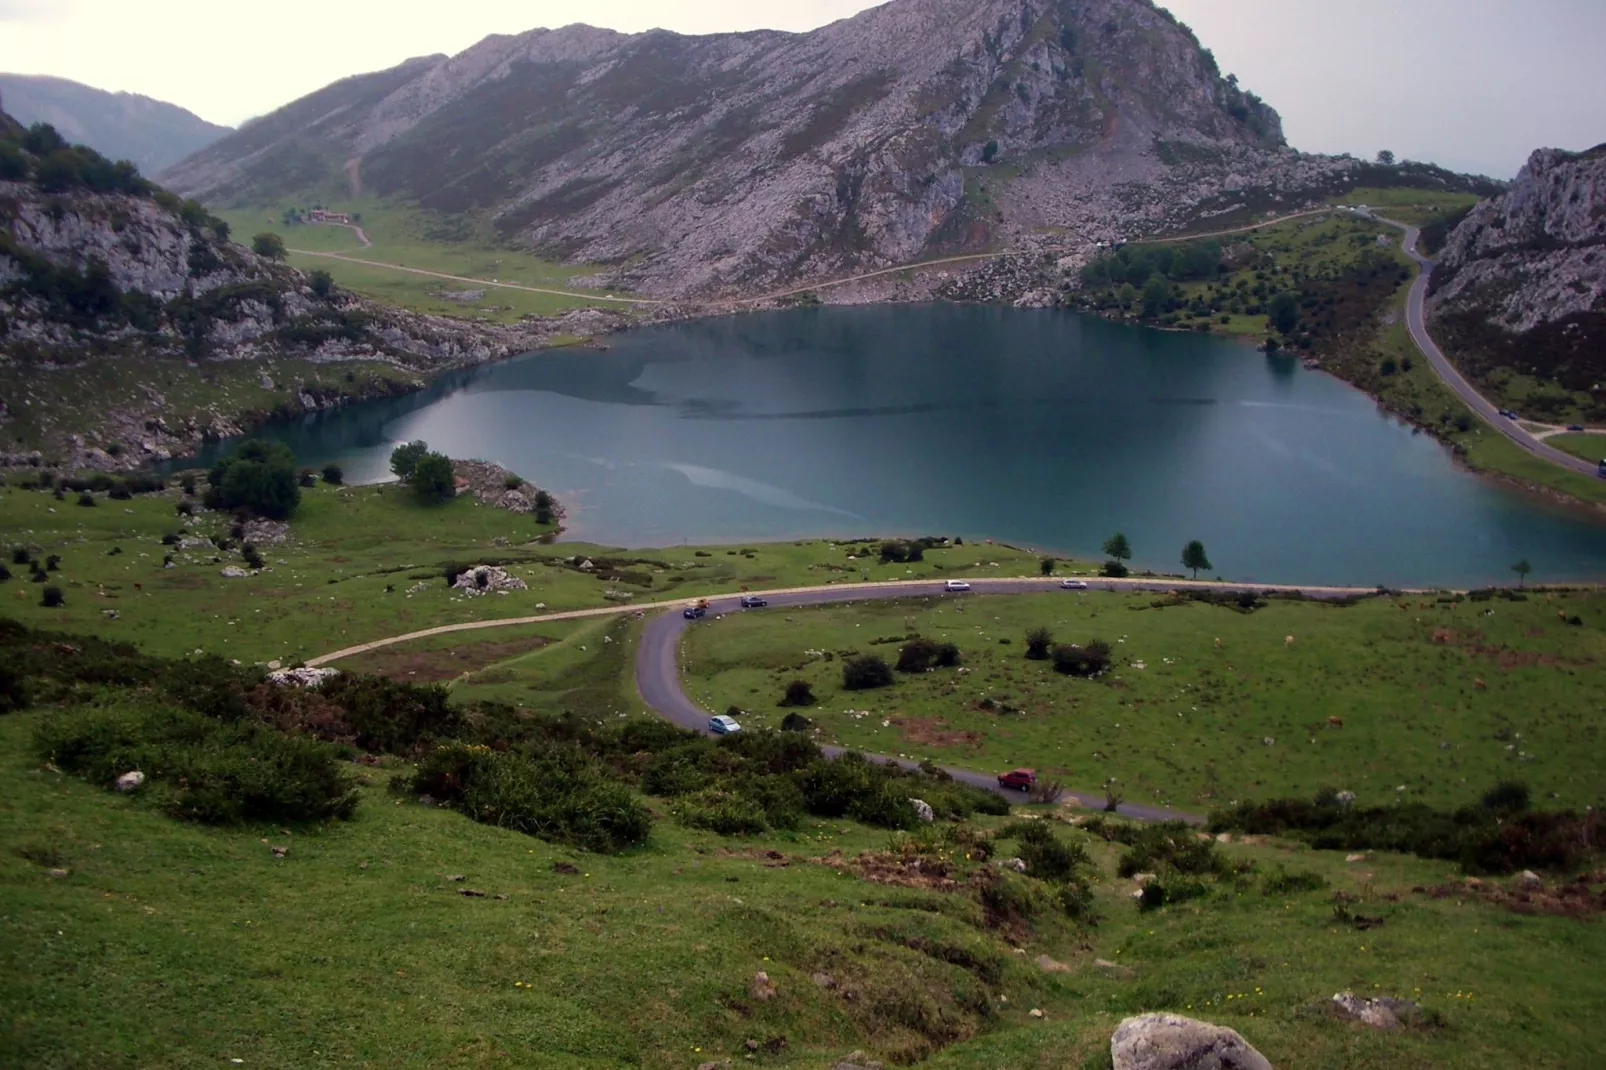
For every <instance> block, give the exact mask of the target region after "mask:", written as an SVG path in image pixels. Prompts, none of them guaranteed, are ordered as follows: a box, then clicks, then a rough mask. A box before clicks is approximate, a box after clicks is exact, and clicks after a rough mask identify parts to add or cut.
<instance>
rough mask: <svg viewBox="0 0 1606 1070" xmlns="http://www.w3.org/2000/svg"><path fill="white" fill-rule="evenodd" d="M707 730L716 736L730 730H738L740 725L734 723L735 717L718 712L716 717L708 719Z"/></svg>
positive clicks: (727, 732)
mask: <svg viewBox="0 0 1606 1070" xmlns="http://www.w3.org/2000/svg"><path fill="white" fill-rule="evenodd" d="M708 730H709V731H710V732H712V733H714V734H715V735H716V736H725V735H729V734H730V733H732V732H740V731H741V730H742V726H741V725H739V724H737V723H736V718H734V717H726V716H725V715H724V714H720V715H719V716H718V717H710V718H709V719H708Z"/></svg>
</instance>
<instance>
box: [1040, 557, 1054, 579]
mask: <svg viewBox="0 0 1606 1070" xmlns="http://www.w3.org/2000/svg"><path fill="white" fill-rule="evenodd" d="M1054 564H1055V562H1054V559H1053V558H1052V557H1045V558H1043V559H1042V560H1041V561H1039V562H1037V571H1038V574H1039V575H1043V576H1052V575H1054Z"/></svg>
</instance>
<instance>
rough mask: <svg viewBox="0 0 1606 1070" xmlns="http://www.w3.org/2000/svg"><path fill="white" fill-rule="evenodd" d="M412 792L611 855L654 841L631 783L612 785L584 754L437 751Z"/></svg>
mask: <svg viewBox="0 0 1606 1070" xmlns="http://www.w3.org/2000/svg"><path fill="white" fill-rule="evenodd" d="M412 790H413V791H415V792H419V793H421V794H425V795H429V796H431V797H432V798H434V799H437V800H439V801H441V802H444V803H446V804H447V805H449V806H451V807H453V808H454V809H456V810H457V811H459V812H460V813H463V814H465V815H467V816H468V817H471V818H473V819H474V820H476V821H478V822H481V823H482V824H486V825H496V826H498V827H499V828H506V829H513V830H514V831H516V832H523V833H526V834H527V835H531V836H538V837H540V838H541V839H543V840H549V841H552V842H555V843H568V844H573V845H574V846H576V847H581V848H584V849H585V850H588V851H598V852H604V853H611V852H617V851H623V850H625V849H627V848H630V847H637V846H640V845H641V844H643V843H645V842H646V841H647V834H648V832H649V831H650V830H651V827H652V818H651V816H650V815H649V814H648V813H647V809H646V807H644V806H642V805H641V803H640V802H639V801H638V800H637V799H636V797H635V796H634V795H632V794H631V792H630V790H629V789H628V788H626V787H625V786H624V785H622V784H619V783H617V782H613V781H610V780H608V779H606V778H605V777H604V776H603V775H602V773H601V771H600V769H599V768H598V767H597V766H596V765H595V764H594V763H593V762H592V761H591V760H590V759H588V758H587V757H586V756H585V755H584V754H583V753H582V752H581V751H580V750H579V749H578V748H574V747H564V746H559V745H554V746H551V747H548V748H545V749H544V750H542V751H540V752H537V753H535V754H531V755H525V754H521V753H516V752H503V751H493V750H491V749H490V748H489V747H486V746H483V745H479V744H465V743H448V744H443V745H441V746H439V747H437V748H436V749H435V750H434V751H432V752H431V753H430V754H429V755H428V756H427V757H425V759H424V760H423V762H421V763H420V764H419V767H418V772H417V774H416V775H415V776H414V777H413V780H412Z"/></svg>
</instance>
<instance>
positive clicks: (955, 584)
mask: <svg viewBox="0 0 1606 1070" xmlns="http://www.w3.org/2000/svg"><path fill="white" fill-rule="evenodd" d="M942 589H943V590H945V591H968V590H970V584H968V583H966V582H965V581H964V580H949V581H948V582H947V583H945V584H943V585H942Z"/></svg>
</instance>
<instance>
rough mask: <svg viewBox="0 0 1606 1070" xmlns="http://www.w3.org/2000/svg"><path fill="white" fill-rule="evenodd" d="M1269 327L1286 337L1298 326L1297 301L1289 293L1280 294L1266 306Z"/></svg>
mask: <svg viewBox="0 0 1606 1070" xmlns="http://www.w3.org/2000/svg"><path fill="white" fill-rule="evenodd" d="M1266 315H1267V318H1269V319H1270V320H1271V325H1272V326H1273V327H1275V328H1277V330H1278V331H1279V332H1280V333H1282V334H1284V335H1286V334H1288V333H1289V332H1291V331H1292V330H1293V329H1294V328H1295V327H1297V326H1299V301H1298V299H1297V298H1295V297H1294V295H1293V294H1291V293H1287V292H1284V293H1280V294H1278V295H1277V296H1276V297H1273V298H1272V299H1271V303H1270V304H1268V305H1267V306H1266Z"/></svg>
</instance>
